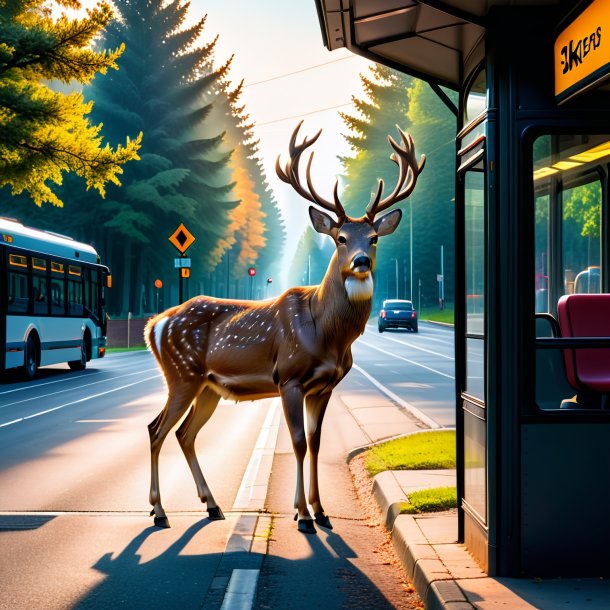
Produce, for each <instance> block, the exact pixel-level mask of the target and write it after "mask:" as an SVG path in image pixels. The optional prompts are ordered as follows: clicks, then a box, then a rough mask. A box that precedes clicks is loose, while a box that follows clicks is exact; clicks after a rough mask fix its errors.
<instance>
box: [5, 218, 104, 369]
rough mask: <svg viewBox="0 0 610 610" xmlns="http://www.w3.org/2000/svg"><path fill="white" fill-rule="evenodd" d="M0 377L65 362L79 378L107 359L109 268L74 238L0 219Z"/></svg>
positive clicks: (93, 251) (95, 254)
mask: <svg viewBox="0 0 610 610" xmlns="http://www.w3.org/2000/svg"><path fill="white" fill-rule="evenodd" d="M0 235H1V236H2V238H1V239H0V278H1V281H0V286H1V289H0V371H4V370H8V369H21V371H22V373H23V374H24V376H25V377H26V378H27V379H33V378H34V377H35V376H36V375H37V372H38V368H39V367H41V366H46V365H49V364H58V363H63V362H67V363H68V365H69V367H70V369H72V370H74V371H78V370H83V369H85V367H86V365H87V362H88V361H89V360H91V359H95V358H102V357H103V356H104V355H105V353H106V310H105V302H104V289H105V288H106V287H108V286H110V284H111V276H110V274H109V271H108V268H107V267H105V266H104V265H101V264H100V257H99V255H98V254H97V252H96V251H95V249H94V248H93V247H92V246H90V245H87V244H83V243H79V242H77V241H75V240H74V239H72V238H70V237H66V236H65V235H60V234H57V233H53V232H51V231H41V230H38V229H33V228H30V227H26V226H24V225H23V224H22V223H20V222H18V221H17V220H14V219H9V218H0Z"/></svg>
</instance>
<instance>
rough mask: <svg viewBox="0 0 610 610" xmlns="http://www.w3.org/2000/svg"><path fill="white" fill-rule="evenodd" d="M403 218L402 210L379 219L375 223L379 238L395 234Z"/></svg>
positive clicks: (393, 211) (394, 211)
mask: <svg viewBox="0 0 610 610" xmlns="http://www.w3.org/2000/svg"><path fill="white" fill-rule="evenodd" d="M401 218H402V210H392V211H391V212H388V213H387V214H385V215H383V216H382V217H381V218H378V219H377V220H376V221H375V222H374V223H373V226H374V227H375V231H377V235H379V237H383V236H384V235H390V233H394V231H396V227H397V226H398V225H399V224H400V220H401Z"/></svg>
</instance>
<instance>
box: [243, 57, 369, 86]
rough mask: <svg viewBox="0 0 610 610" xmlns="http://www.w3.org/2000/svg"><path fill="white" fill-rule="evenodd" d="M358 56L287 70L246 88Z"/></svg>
mask: <svg viewBox="0 0 610 610" xmlns="http://www.w3.org/2000/svg"><path fill="white" fill-rule="evenodd" d="M355 57H358V56H357V55H348V56H347V57H340V58H339V59H332V60H331V61H326V62H324V63H322V64H316V65H315V66H309V67H307V68H302V69H301V70H294V72H286V73H285V74H278V75H277V76H272V77H271V78H266V79H265V80H259V81H256V82H255V83H250V84H248V85H244V89H246V88H247V87H254V86H255V85H262V84H263V83H270V82H271V81H274V80H279V79H280V78H286V77H288V76H293V75H294V74H300V73H301V72H307V71H308V70H315V69H316V68H322V67H324V66H328V65H330V64H335V63H337V62H338V61H345V60H346V59H354V58H355Z"/></svg>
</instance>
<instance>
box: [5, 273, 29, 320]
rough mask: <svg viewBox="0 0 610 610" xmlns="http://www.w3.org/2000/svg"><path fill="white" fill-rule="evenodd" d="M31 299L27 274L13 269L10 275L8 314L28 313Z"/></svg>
mask: <svg viewBox="0 0 610 610" xmlns="http://www.w3.org/2000/svg"><path fill="white" fill-rule="evenodd" d="M29 298H30V293H29V291H28V276H27V273H22V272H19V271H14V270H13V269H12V268H11V269H10V271H9V274H8V312H9V313H27V311H28V302H29Z"/></svg>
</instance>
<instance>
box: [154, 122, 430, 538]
mask: <svg viewBox="0 0 610 610" xmlns="http://www.w3.org/2000/svg"><path fill="white" fill-rule="evenodd" d="M301 125H302V121H301V122H300V123H299V124H298V125H297V126H296V128H295V129H294V131H293V133H292V136H291V139H290V143H289V158H288V160H287V161H286V163H285V165H283V166H282V164H281V161H280V159H281V155H280V156H278V158H277V161H276V166H275V169H276V172H277V174H278V177H279V178H280V179H281V180H282V181H283V182H286V183H287V184H289V185H291V186H292V188H293V189H294V190H295V191H296V192H297V193H298V194H299V195H301V196H302V197H303V198H304V199H306V200H307V201H309V202H311V203H313V204H315V205H312V206H310V207H309V209H308V211H309V217H310V219H311V223H312V226H313V228H314V229H315V230H316V231H317V232H318V233H321V234H324V235H327V236H329V237H330V238H331V239H332V240H333V241H334V244H335V246H336V250H335V252H334V254H333V256H332V258H331V260H330V262H329V265H328V268H327V270H326V274H325V275H324V278H323V279H322V281H321V283H320V284H319V285H318V286H300V287H293V288H289V289H288V290H286V291H285V292H284V293H283V294H282V295H280V296H279V297H277V298H273V299H270V300H265V301H253V300H234V299H222V298H213V297H209V296H198V297H194V298H192V299H190V300H188V301H186V302H185V303H183V304H180V305H177V306H175V307H172V308H169V309H167V310H166V311H164V312H162V313H160V314H158V315H157V316H155V317H153V318H151V320H149V322H148V323H147V325H146V328H145V339H146V343H147V345H148V348H149V349H150V351H152V353H153V355H154V357H155V359H156V361H157V363H158V365H159V367H160V368H161V371H162V373H163V376H164V378H165V382H166V385H167V402H166V403H165V406H164V407H163V409H162V410H161V412H160V413H159V415H158V416H157V417H156V418H155V419H154V420H153V421H152V422H151V423H150V424H149V425H148V431H149V437H150V452H151V484H150V497H149V500H150V504H151V505H152V510H151V513H150V515H151V516H154V524H155V525H156V526H158V527H170V523H169V520H168V517H167V515H166V513H165V510H164V509H163V506H162V504H161V494H160V488H159V471H158V466H159V453H160V451H161V446H162V444H163V442H164V440H165V438H166V436H167V434H168V433H169V432H170V430H171V429H172V428H173V427H174V426H175V425H176V424H177V423H178V422H179V420H180V419H181V418H182V417H183V416H184V415H185V414H186V417H185V418H184V420H183V421H182V423H181V424H180V426H179V427H178V429H177V431H176V436H177V437H178V442H179V444H180V447H181V448H182V451H183V453H184V455H185V457H186V460H187V462H188V464H189V466H190V469H191V472H192V475H193V478H194V480H195V485H196V488H197V493H198V496H199V498H200V499H201V502H202V503H205V504H207V512H208V518H209V519H210V520H220V519H224V514H223V512H222V510H221V508H220V507H219V506H218V504H217V503H216V501H215V500H214V496H213V495H212V492H211V490H210V489H209V487H208V485H207V483H206V481H205V478H204V476H203V473H202V471H201V467H200V465H199V462H198V460H197V456H196V454H195V448H194V444H195V438H196V436H197V434H198V432H199V430H200V429H201V428H202V427H203V426H204V425H205V423H206V422H207V421H208V420H209V419H210V417H211V416H212V414H213V413H214V410H215V409H216V407H217V405H218V403H219V401H220V399H221V398H223V399H225V400H227V399H230V400H235V401H251V400H258V399H264V398H271V397H278V396H279V397H280V399H281V404H282V408H283V413H284V416H285V420H286V424H287V427H288V430H289V433H290V438H291V441H292V446H293V449H294V454H295V457H296V465H297V472H296V490H295V499H294V509H295V515H294V519H295V521H297V528H298V531H300V532H303V533H305V534H315V533H317V532H316V528H315V526H314V522H315V524H317V525H319V526H320V527H323V528H326V529H332V523H331V521H330V518H329V517H328V515H326V512H325V510H324V508H323V506H322V502H321V500H320V491H319V485H318V454H319V450H320V439H321V431H322V422H323V419H324V415H325V412H326V408H327V406H328V403H329V400H330V398H331V395H332V392H333V389H334V388H335V387H336V385H337V384H338V383H339V382H340V381H341V380H342V379H343V378H344V377H345V375H346V374H347V373H348V372H349V370H350V369H351V367H352V362H353V360H352V352H351V346H352V343H353V342H354V341H355V340H356V339H357V338H358V337H359V336H360V335H361V334H363V333H364V330H365V326H366V323H367V321H368V319H369V317H370V314H371V310H372V303H373V287H374V286H373V285H374V271H375V263H376V249H377V240H378V238H379V237H383V236H385V235H389V234H391V233H393V232H394V231H395V230H396V228H397V227H398V224H399V222H400V220H401V218H402V212H401V210H400V209H399V208H397V209H394V210H392V211H390V212H388V213H387V214H384V215H381V216H379V214H380V213H381V212H383V211H385V210H387V209H388V208H390V207H391V206H393V205H395V204H396V203H398V202H399V201H401V200H404V199H406V198H407V197H408V196H409V195H410V194H411V192H412V191H413V189H414V187H415V184H416V181H417V178H418V176H419V174H420V173H421V171H422V169H423V167H424V163H425V160H426V157H425V155H422V156H421V159H420V162H419V163H418V162H417V158H416V155H415V146H414V143H413V139H412V137H411V136H410V135H409V134H405V133H404V132H403V131H402V130H401V129H400V128H398V130H399V132H400V136H401V143H400V144H399V143H398V142H396V141H395V140H394V139H393V138H392V137H391V136H388V141H389V143H390V146H391V147H392V148H393V150H394V153H393V154H392V155H391V157H390V158H391V159H392V161H394V162H395V163H396V164H397V165H398V170H399V171H398V173H399V175H398V179H397V182H396V185H395V187H394V189H393V191H392V192H391V193H390V194H389V195H388V196H387V197H385V198H383V190H384V184H383V180H379V181H378V185H377V190H376V193H374V194H372V196H371V199H370V201H369V203H368V205H367V207H366V212H365V214H364V216H362V217H361V218H351V217H349V216H348V215H347V214H346V212H345V209H344V206H343V204H342V203H341V201H340V199H339V196H338V184H339V180H338V179H337V181H336V182H335V185H334V191H333V198H332V200H329V199H325V198H323V197H321V196H320V195H319V194H318V193H317V192H316V190H315V189H314V186H313V183H312V179H311V167H312V161H313V156H314V153H313V151H311V154H310V156H309V161H308V163H307V168H306V172H305V183H303V180H302V176H301V175H300V171H299V162H300V159H301V155H302V154H303V152H305V151H306V150H308V149H309V148H310V147H311V146H312V145H313V144H314V143H315V142H316V141H317V140H318V138H319V137H320V134H321V133H322V130H320V131H318V132H317V134H316V135H314V136H313V137H311V138H309V139H308V138H307V137H305V138H304V139H303V141H302V142H301V143H300V144H299V143H297V137H298V132H299V129H300V127H301ZM319 208H322V209H319ZM323 210H326V211H327V212H331V213H332V214H334V215H335V216H336V219H335V218H333V217H332V216H331V215H329V214H327V213H326V212H325V211H323ZM187 411H188V414H187ZM308 448H309V454H310V477H309V479H310V480H309V494H308V500H309V504H310V505H311V508H312V509H313V513H314V514H313V517H312V515H311V513H310V512H309V508H308V504H307V500H306V496H305V489H304V478H303V464H304V460H305V457H306V453H307V449H308Z"/></svg>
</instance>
